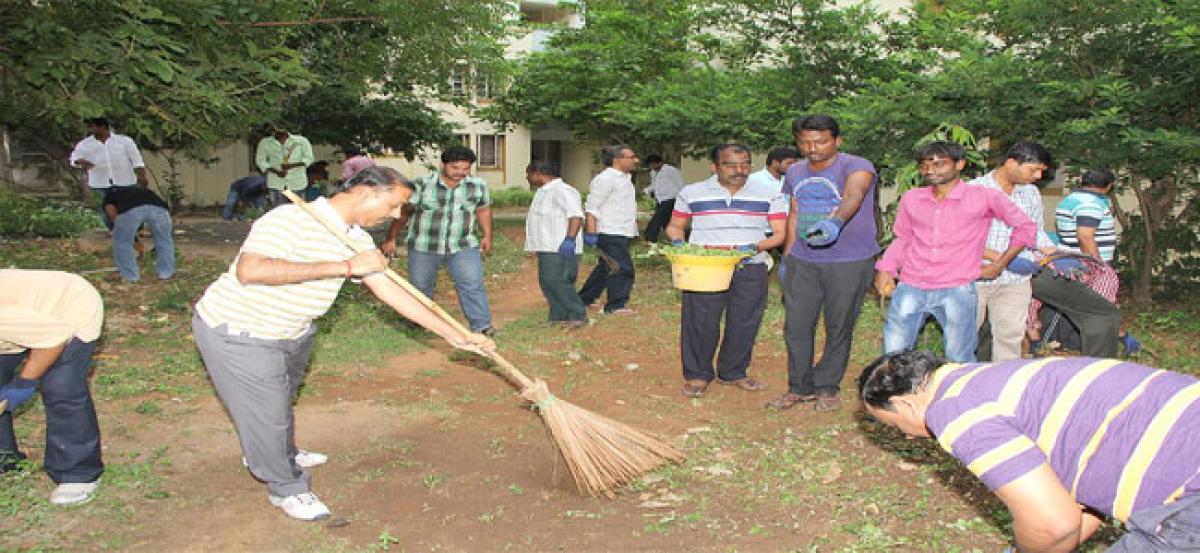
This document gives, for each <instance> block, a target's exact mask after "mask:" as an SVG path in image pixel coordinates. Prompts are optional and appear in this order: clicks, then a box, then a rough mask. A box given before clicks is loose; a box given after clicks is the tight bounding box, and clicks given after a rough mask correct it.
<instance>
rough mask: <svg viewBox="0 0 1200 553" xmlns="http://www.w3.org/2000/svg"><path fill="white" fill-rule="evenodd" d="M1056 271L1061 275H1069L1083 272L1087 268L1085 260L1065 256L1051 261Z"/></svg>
mask: <svg viewBox="0 0 1200 553" xmlns="http://www.w3.org/2000/svg"><path fill="white" fill-rule="evenodd" d="M1050 265H1052V266H1053V267H1054V270H1055V271H1058V274H1060V275H1069V274H1073V273H1082V272H1084V271H1086V270H1087V268H1086V267H1084V266H1083V262H1082V261H1080V260H1078V259H1075V258H1073V257H1063V258H1060V259H1055V260H1054V261H1051V262H1050Z"/></svg>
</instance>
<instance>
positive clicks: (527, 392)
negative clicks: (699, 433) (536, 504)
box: [283, 190, 684, 498]
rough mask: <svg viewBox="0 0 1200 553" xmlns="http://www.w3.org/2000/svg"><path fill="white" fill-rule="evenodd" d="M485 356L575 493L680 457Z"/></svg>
mask: <svg viewBox="0 0 1200 553" xmlns="http://www.w3.org/2000/svg"><path fill="white" fill-rule="evenodd" d="M283 194H284V195H285V196H287V198H288V199H289V200H291V201H292V203H294V204H296V205H298V206H300V208H301V209H303V210H304V211H305V212H306V213H308V214H309V215H310V216H312V217H313V218H314V219H316V221H317V222H319V223H320V224H321V225H322V226H324V227H325V228H326V229H327V230H329V232H330V233H332V234H333V235H334V236H336V237H337V238H338V239H340V240H341V241H342V242H343V243H345V244H346V246H348V247H349V248H350V249H351V250H353V251H354V252H356V253H357V252H361V251H362V250H363V248H362V247H360V246H359V245H358V243H356V242H354V241H353V240H351V239H350V237H349V236H347V235H346V233H345V232H344V231H342V229H340V228H338V227H336V226H334V225H333V223H332V222H330V221H328V220H326V219H325V218H324V217H323V216H322V215H321V214H320V213H317V212H316V210H314V209H313V208H312V206H310V205H308V204H307V203H305V201H304V200H302V199H300V197H299V196H297V195H296V194H295V193H294V192H292V191H290V190H284V192H283ZM384 274H386V275H387V277H388V278H390V279H392V281H394V282H395V283H396V284H399V285H400V287H401V288H403V289H404V291H406V292H408V293H409V294H410V295H412V296H413V297H414V298H416V299H417V300H418V301H420V302H421V303H422V304H423V305H424V306H425V307H427V308H429V309H430V310H431V311H433V312H434V313H435V314H437V316H438V317H440V318H441V319H442V320H444V321H446V323H448V324H449V325H450V326H452V327H453V328H454V329H455V330H456V331H458V332H459V333H460V334H462V335H463V336H466V335H468V334H469V333H470V332H469V331H468V330H467V329H466V328H464V327H463V326H462V324H460V323H459V322H458V321H457V320H455V319H454V317H451V316H450V314H449V313H446V311H445V310H443V309H442V308H441V306H439V305H438V304H437V303H434V301H433V300H431V299H429V298H428V297H426V296H425V294H422V293H421V291H420V290H417V289H416V287H414V286H413V285H412V284H411V283H409V282H408V281H407V280H405V279H404V277H401V276H400V275H399V274H397V273H396V272H395V271H393V270H391V269H387V270H385V271H384ZM487 356H488V357H489V358H490V359H491V360H492V361H494V362H495V363H496V364H497V365H499V366H500V369H501V370H502V371H503V374H504V376H505V377H506V378H507V379H508V380H509V381H510V382H513V383H515V384H516V385H517V386H518V387H519V388H520V394H521V397H523V398H525V399H526V400H527V401H529V402H530V403H532V404H533V408H534V409H535V410H536V411H537V412H538V413H541V415H542V420H544V421H545V422H546V426H547V427H549V429H550V435H551V436H553V438H554V442H555V444H556V445H557V446H558V451H559V453H561V454H562V457H563V460H564V461H566V464H567V468H568V469H569V470H570V472H571V477H572V478H573V479H574V480H575V485H576V486H577V487H578V488H579V491H580V493H584V494H587V495H590V496H592V497H596V496H599V495H604V496H606V497H609V498H612V497H614V494H613V492H612V490H613V489H614V488H617V487H620V486H623V485H625V484H627V483H629V482H631V481H633V480H634V479H636V478H638V477H640V476H642V475H643V474H645V473H647V472H650V471H652V470H654V469H656V468H658V467H660V466H662V465H664V464H666V463H669V462H675V461H681V460H683V458H684V457H683V454H682V453H680V452H679V451H678V450H676V449H675V448H673V447H671V446H670V445H668V444H666V443H664V442H662V441H661V440H659V439H657V438H654V437H652V436H650V435H648V434H645V433H643V432H642V431H640V430H637V429H635V428H633V427H631V426H628V425H626V424H623V423H620V422H617V421H614V420H611V419H608V418H605V417H602V416H600V415H597V414H595V413H592V412H591V411H588V410H587V409H584V408H582V407H579V406H578V405H574V404H572V403H569V402H567V401H563V400H562V399H560V398H558V397H556V396H555V395H554V394H552V393H550V390H549V388H547V386H546V383H545V381H543V380H541V379H537V380H533V379H531V378H529V377H527V376H525V375H524V374H522V373H521V371H519V370H517V368H516V367H515V366H513V364H512V363H509V362H508V361H507V360H506V359H504V358H503V357H501V356H500V354H499V353H498V352H495V351H492V352H488V353H487Z"/></svg>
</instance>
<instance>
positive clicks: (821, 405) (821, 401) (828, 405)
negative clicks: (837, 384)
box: [814, 396, 842, 411]
mask: <svg viewBox="0 0 1200 553" xmlns="http://www.w3.org/2000/svg"><path fill="white" fill-rule="evenodd" d="M814 408H815V409H816V410H817V411H837V410H838V409H841V408H842V400H841V399H839V398H838V397H837V396H817V405H816V407H814Z"/></svg>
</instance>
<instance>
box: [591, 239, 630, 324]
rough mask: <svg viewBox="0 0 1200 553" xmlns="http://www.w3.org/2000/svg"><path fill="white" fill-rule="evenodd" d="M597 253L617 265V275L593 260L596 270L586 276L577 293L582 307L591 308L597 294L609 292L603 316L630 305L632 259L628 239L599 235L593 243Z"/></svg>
mask: <svg viewBox="0 0 1200 553" xmlns="http://www.w3.org/2000/svg"><path fill="white" fill-rule="evenodd" d="M596 249H598V250H600V251H602V252H604V253H605V254H606V255H608V256H609V257H611V258H613V261H616V262H617V270H616V272H612V271H609V270H608V265H607V264H606V263H604V260H603V259H597V260H596V267H595V268H594V269H592V274H590V275H588V277H587V280H586V281H584V283H583V288H581V289H580V290H579V299H581V300H583V304H584V305H591V304H592V303H593V302H595V301H596V300H597V299H599V298H600V294H602V293H604V292H605V290H607V291H608V301H607V302H605V304H604V311H605V312H609V313H611V312H613V311H616V310H618V309H621V308H623V307H625V306H627V305H629V296H630V294H632V293H633V276H634V275H633V258H632V257H630V255H629V237H627V236H617V235H615V234H601V235H600V236H599V239H598V240H597V241H596Z"/></svg>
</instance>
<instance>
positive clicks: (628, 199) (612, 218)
mask: <svg viewBox="0 0 1200 553" xmlns="http://www.w3.org/2000/svg"><path fill="white" fill-rule="evenodd" d="M584 210H585V211H586V212H588V213H590V214H592V216H593V217H595V218H596V232H597V233H600V234H612V235H616V236H628V237H630V238H633V237H635V236H637V235H638V226H637V192H636V191H635V190H634V188H633V179H631V178H630V177H629V174H628V173H622V172H620V171H618V170H616V169H613V168H612V167H606V168H605V169H604V170H603V171H601V172H600V174H599V175H596V177H595V178H593V179H592V183H591V184H590V185H589V186H588V196H587V203H586V205H584Z"/></svg>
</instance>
